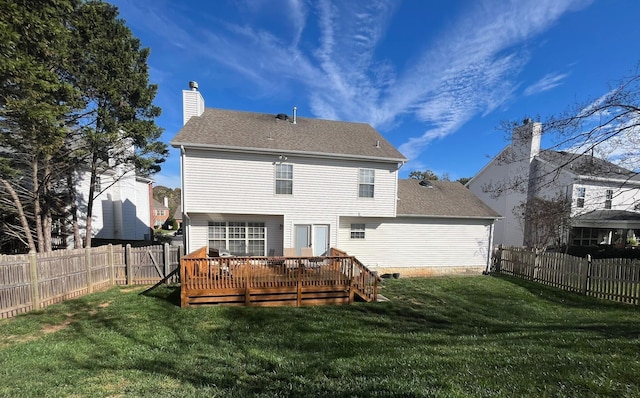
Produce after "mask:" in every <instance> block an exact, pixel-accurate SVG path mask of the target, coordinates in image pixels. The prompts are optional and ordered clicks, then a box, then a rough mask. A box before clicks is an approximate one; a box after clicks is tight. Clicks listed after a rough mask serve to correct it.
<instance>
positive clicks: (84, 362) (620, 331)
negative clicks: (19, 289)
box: [0, 276, 640, 397]
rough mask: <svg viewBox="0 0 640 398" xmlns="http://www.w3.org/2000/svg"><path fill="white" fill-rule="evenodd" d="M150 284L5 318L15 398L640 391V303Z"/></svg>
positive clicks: (406, 285)
mask: <svg viewBox="0 0 640 398" xmlns="http://www.w3.org/2000/svg"><path fill="white" fill-rule="evenodd" d="M142 290H143V289H142V288H139V289H129V288H114V289H111V290H109V291H106V292H99V293H95V294H92V295H89V296H85V297H82V298H80V299H77V300H72V301H68V302H65V303H61V304H58V305H54V306H51V307H49V308H47V309H46V310H44V311H39V312H32V313H30V314H27V315H23V316H19V317H17V318H15V319H11V320H5V321H0V396H3V397H4V396H8V397H36V396H47V397H56V396H65V397H66V396H72V397H123V396H145V397H146V396H151V397H175V396H180V397H201V396H207V397H215V396H225V397H228V396H265V397H266V396H268V397H277V396H281V397H298V396H313V397H321V396H327V397H369V396H371V397H376V396H378V397H493V396H497V397H518V396H536V397H569V396H575V397H589V396H592V397H596V396H597V397H602V396H611V397H634V396H635V397H638V396H640V377H639V376H638V375H640V309H638V308H636V307H630V306H625V305H620V304H615V303H608V302H604V301H598V300H595V299H591V298H586V297H581V296H578V295H573V294H568V293H565V292H560V291H557V290H554V289H550V288H546V287H544V286H540V285H535V284H531V283H528V282H525V281H521V280H516V279H510V278H504V277H487V276H478V277H457V278H455V277H451V278H438V279H398V280H386V281H385V282H384V286H383V288H382V294H384V295H385V296H386V297H388V298H389V299H390V300H391V301H390V302H385V303H375V304H361V303H358V304H355V305H351V306H325V307H304V308H291V307H284V308H255V307H201V308H188V309H181V308H179V307H177V305H176V303H177V302H178V290H177V289H176V288H169V287H167V288H160V289H157V290H155V291H154V292H152V293H150V295H148V296H140V295H138V293H139V292H140V291H142Z"/></svg>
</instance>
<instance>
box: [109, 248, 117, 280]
mask: <svg viewBox="0 0 640 398" xmlns="http://www.w3.org/2000/svg"><path fill="white" fill-rule="evenodd" d="M109 279H110V281H109V282H110V283H111V286H115V284H116V265H115V259H114V257H113V245H112V244H111V243H109Z"/></svg>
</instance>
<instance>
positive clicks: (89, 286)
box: [84, 247, 93, 293]
mask: <svg viewBox="0 0 640 398" xmlns="http://www.w3.org/2000/svg"><path fill="white" fill-rule="evenodd" d="M84 258H85V260H84V265H85V266H86V268H87V292H88V293H92V292H93V278H92V275H91V268H92V267H91V260H92V259H91V248H90V247H87V248H85V249H84Z"/></svg>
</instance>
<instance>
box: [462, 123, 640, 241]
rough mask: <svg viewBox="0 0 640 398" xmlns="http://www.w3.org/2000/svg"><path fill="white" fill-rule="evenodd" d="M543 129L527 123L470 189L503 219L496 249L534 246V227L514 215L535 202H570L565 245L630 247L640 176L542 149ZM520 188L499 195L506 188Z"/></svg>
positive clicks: (638, 220) (639, 231) (637, 231)
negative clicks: (524, 205) (628, 241)
mask: <svg viewBox="0 0 640 398" xmlns="http://www.w3.org/2000/svg"><path fill="white" fill-rule="evenodd" d="M541 134H542V125H541V124H540V123H534V122H532V121H531V120H530V119H525V121H524V124H523V125H522V126H519V127H517V128H515V129H514V131H513V135H512V142H511V144H510V145H508V146H507V147H505V148H504V149H503V150H502V151H501V152H500V153H499V154H498V155H497V156H496V157H495V158H493V159H492V160H491V161H490V162H489V163H488V164H487V165H486V166H485V167H484V168H483V169H482V170H480V172H478V174H476V175H475V176H474V177H473V178H472V179H471V180H470V181H469V182H468V183H467V187H468V188H469V189H470V190H471V191H472V192H473V193H475V194H476V195H477V196H478V197H480V198H481V199H482V200H483V201H484V202H485V203H486V204H488V205H489V206H490V207H491V208H492V209H494V210H495V211H497V212H499V213H501V214H502V215H503V216H504V219H502V220H500V221H498V222H497V223H496V227H495V240H494V242H495V244H503V245H505V246H531V243H532V242H531V238H530V236H531V235H530V233H531V232H532V231H530V227H531V226H527V225H523V224H526V222H524V221H522V218H519V217H517V216H516V215H515V214H514V209H516V212H518V211H519V209H520V207H518V206H519V205H521V204H522V203H525V202H527V203H529V202H528V201H530V199H531V198H542V199H547V200H553V199H554V198H562V199H564V200H566V201H567V203H570V205H571V206H570V210H569V211H570V214H569V215H570V227H568V228H566V230H565V231H563V233H562V242H561V243H562V244H566V245H570V246H593V245H598V244H616V243H617V242H616V240H619V241H621V242H622V244H623V245H624V243H626V237H629V238H632V237H635V236H637V235H640V176H638V174H637V173H635V172H633V171H630V170H627V169H624V168H621V167H619V166H617V165H615V164H613V163H611V162H608V161H606V160H603V159H599V158H596V157H593V156H589V155H580V154H575V153H569V152H563V151H552V150H541V149H540V138H541ZM505 184H506V185H507V186H512V185H514V184H518V185H519V188H520V189H518V190H515V191H514V190H509V189H507V190H506V191H505V192H503V193H502V194H500V195H495V194H494V193H495V192H496V189H500V188H501V186H502V185H505Z"/></svg>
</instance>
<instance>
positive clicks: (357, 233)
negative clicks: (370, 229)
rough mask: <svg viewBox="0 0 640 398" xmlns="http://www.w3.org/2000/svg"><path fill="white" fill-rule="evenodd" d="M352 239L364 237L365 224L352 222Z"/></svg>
mask: <svg viewBox="0 0 640 398" xmlns="http://www.w3.org/2000/svg"><path fill="white" fill-rule="evenodd" d="M351 239H364V224H351Z"/></svg>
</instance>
